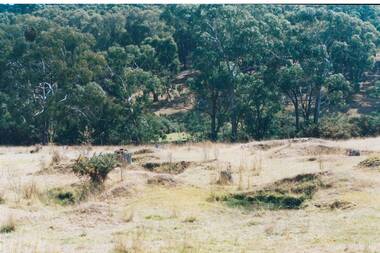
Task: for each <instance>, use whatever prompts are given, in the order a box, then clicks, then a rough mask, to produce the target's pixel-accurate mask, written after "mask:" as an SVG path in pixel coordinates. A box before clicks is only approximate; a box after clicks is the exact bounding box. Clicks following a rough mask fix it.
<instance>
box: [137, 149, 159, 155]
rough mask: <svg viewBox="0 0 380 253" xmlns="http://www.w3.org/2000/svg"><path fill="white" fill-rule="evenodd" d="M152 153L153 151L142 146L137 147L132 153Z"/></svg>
mask: <svg viewBox="0 0 380 253" xmlns="http://www.w3.org/2000/svg"><path fill="white" fill-rule="evenodd" d="M152 153H154V151H153V150H151V149H149V148H143V149H139V150H137V151H135V152H133V154H134V155H142V154H152Z"/></svg>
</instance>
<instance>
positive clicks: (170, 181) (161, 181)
mask: <svg viewBox="0 0 380 253" xmlns="http://www.w3.org/2000/svg"><path fill="white" fill-rule="evenodd" d="M147 183H148V184H151V185H165V186H176V185H177V181H176V180H175V179H174V178H173V177H171V176H169V175H155V176H153V177H151V178H148V180H147Z"/></svg>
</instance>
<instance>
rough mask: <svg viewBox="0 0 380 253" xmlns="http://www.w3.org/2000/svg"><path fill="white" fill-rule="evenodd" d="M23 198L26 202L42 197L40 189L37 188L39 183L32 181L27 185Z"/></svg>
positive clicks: (24, 187) (23, 188)
mask: <svg viewBox="0 0 380 253" xmlns="http://www.w3.org/2000/svg"><path fill="white" fill-rule="evenodd" d="M22 196H23V198H24V199H26V200H36V199H39V198H40V197H41V192H40V189H39V188H38V186H37V183H36V182H35V181H34V180H32V181H30V182H29V183H26V184H25V185H24V186H23V187H22Z"/></svg>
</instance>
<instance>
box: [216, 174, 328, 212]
mask: <svg viewBox="0 0 380 253" xmlns="http://www.w3.org/2000/svg"><path fill="white" fill-rule="evenodd" d="M325 187H328V185H325V184H324V183H323V182H322V181H321V174H311V173H310V174H300V175H297V176H295V177H293V178H285V179H282V180H279V181H276V182H274V183H272V184H269V185H267V186H266V187H264V188H263V189H261V190H258V191H253V192H239V193H234V194H229V195H222V196H217V197H215V196H214V197H213V199H214V200H216V201H223V202H225V203H226V204H227V205H228V206H230V207H244V208H248V209H250V208H265V209H270V210H276V209H298V208H301V207H302V204H303V203H304V202H305V201H306V200H309V199H311V198H312V197H313V195H314V194H315V193H316V192H317V191H318V189H319V188H325Z"/></svg>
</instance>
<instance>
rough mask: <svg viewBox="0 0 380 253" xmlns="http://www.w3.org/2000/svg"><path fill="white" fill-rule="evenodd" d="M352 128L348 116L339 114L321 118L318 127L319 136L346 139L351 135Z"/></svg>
mask: <svg viewBox="0 0 380 253" xmlns="http://www.w3.org/2000/svg"><path fill="white" fill-rule="evenodd" d="M353 130H354V126H353V125H352V124H351V123H350V121H349V119H348V117H347V116H345V115H341V114H333V115H331V116H328V117H325V118H323V119H322V121H321V125H320V126H319V129H318V131H319V135H320V137H324V138H332V139H348V138H350V137H352V133H353Z"/></svg>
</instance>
